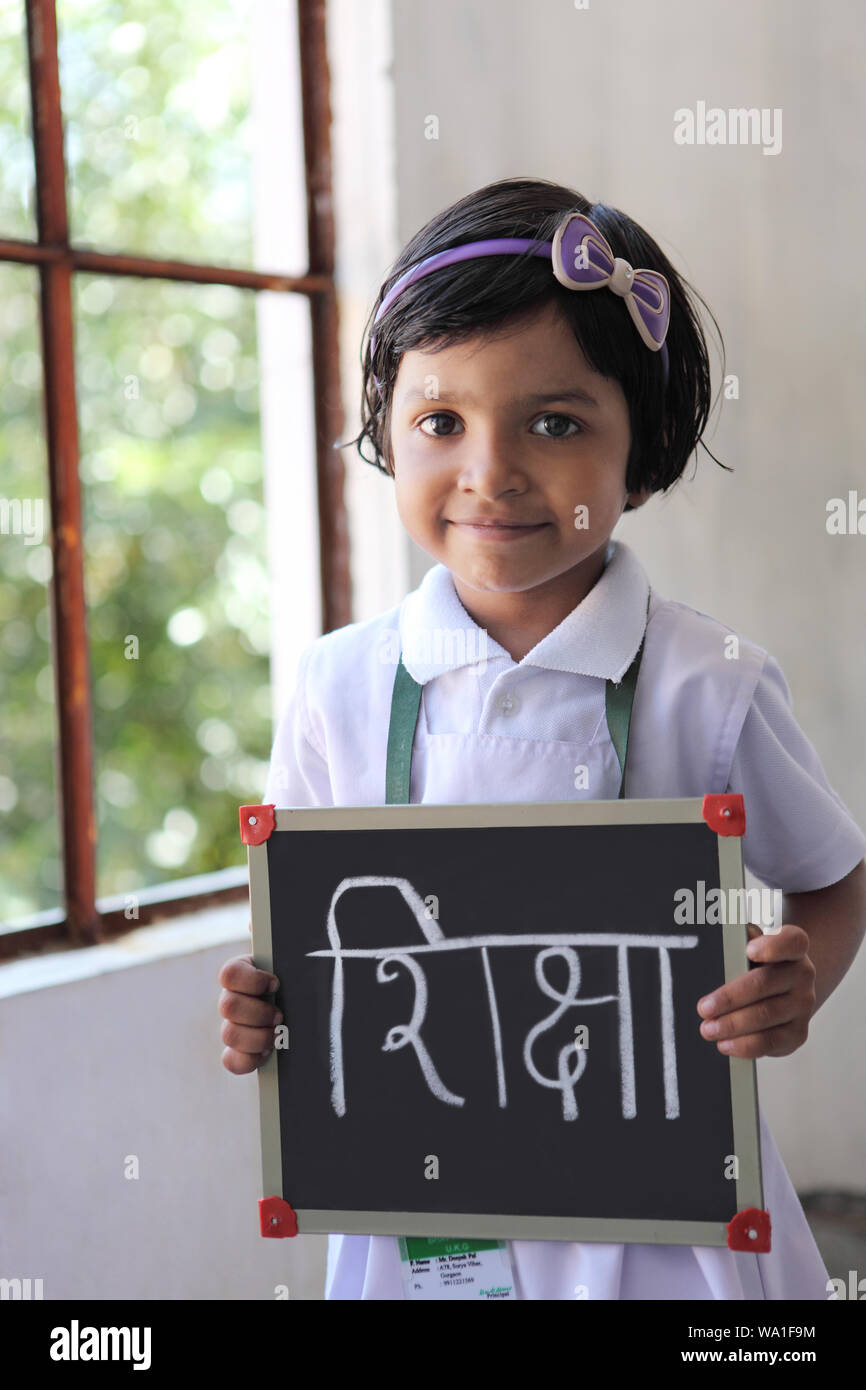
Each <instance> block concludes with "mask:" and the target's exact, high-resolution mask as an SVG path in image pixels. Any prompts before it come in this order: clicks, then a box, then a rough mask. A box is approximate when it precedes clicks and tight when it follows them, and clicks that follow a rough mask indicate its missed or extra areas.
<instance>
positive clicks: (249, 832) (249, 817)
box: [239, 805, 276, 845]
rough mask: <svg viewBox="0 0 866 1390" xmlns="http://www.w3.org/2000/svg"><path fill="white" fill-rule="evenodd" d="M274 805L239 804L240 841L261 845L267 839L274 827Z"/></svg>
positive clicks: (246, 843)
mask: <svg viewBox="0 0 866 1390" xmlns="http://www.w3.org/2000/svg"><path fill="white" fill-rule="evenodd" d="M275 809H276V807H275V805H269V806H241V808H240V812H239V814H240V818H241V842H242V844H245V845H261V844H264V842H265V840H267V839H269V838H270V836H271V835H272V834H273V832H274V830H275V829H276V816H275V815H274V811H275Z"/></svg>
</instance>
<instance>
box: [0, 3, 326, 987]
mask: <svg viewBox="0 0 866 1390" xmlns="http://www.w3.org/2000/svg"><path fill="white" fill-rule="evenodd" d="M25 10H26V19H27V64H28V74H29V84H30V113H31V138H32V143H33V156H34V163H35V173H36V218H37V239H36V241H16V240H9V239H4V238H2V237H0V263H3V262H18V263H20V264H26V265H31V266H35V267H36V268H37V269H38V272H39V318H40V333H41V350H42V370H43V412H44V423H45V442H46V453H47V462H48V475H49V514H50V544H51V551H52V560H53V567H52V579H51V583H50V608H51V619H52V662H53V667H54V679H55V690H56V697H57V698H56V711H57V741H58V755H57V759H56V767H57V778H58V786H57V793H58V803H59V814H60V821H61V846H62V863H63V900H64V909H63V910H58V911H56V912H47V913H41V914H38V919H39V924H38V925H30V926H22V927H21V928H6V929H2V930H0V961H2V960H10V959H13V958H14V957H16V956H19V955H23V954H25V953H30V952H33V951H38V950H45V949H51V948H53V949H61V948H63V947H80V946H89V945H95V944H97V943H99V942H103V941H106V940H110V939H112V938H114V937H116V936H119V935H121V934H123V933H125V932H128V931H130V930H131V929H132V930H134V929H135V927H136V926H142V925H145V924H146V923H148V922H152V921H158V920H161V919H162V918H165V917H170V916H174V915H176V914H179V913H182V912H185V911H192V910H196V909H199V908H202V907H207V906H212V905H217V904H222V903H228V902H240V901H242V900H243V899H244V898H245V897H246V896H247V892H248V890H247V886H246V871H245V870H242V869H241V868H240V867H239V868H238V870H237V872H238V875H239V876H240V875H243V881H242V882H239V883H237V884H234V885H232V886H228V887H218V886H216V884H217V883H218V882H219V881H220V879H221V878H223V877H224V873H225V871H222V872H221V873H218V874H212V875H208V874H206V875H202V876H200V878H198V879H197V880H196V881H197V882H198V883H200V885H201V889H200V891H196V892H192V893H190V892H187V891H186V890H184V891H182V892H181V893H180V895H179V894H178V892H177V891H174V892H173V891H172V884H171V882H169V883H166V884H162V885H160V886H159V890H148V892H147V893H146V894H143V895H142V898H143V901H142V902H141V904H140V906H139V907H138V909H137V913H138V915H137V916H136V918H135V919H134V920H133V921H130V919H129V918H128V917H127V916H126V915H125V912H124V909H123V908H122V907H121V908H116V909H111V910H102V911H100V909H99V907H98V905H97V894H96V813H95V798H94V777H93V769H94V758H93V732H92V713H91V685H90V659H89V648H88V637H87V612H86V606H85V595H84V556H83V548H82V511H81V485H80V479H79V441H78V417H77V410H76V397H75V343H74V320H73V311H72V281H73V276H74V275H75V273H76V272H77V271H89V272H96V273H99V274H101V275H125V276H133V277H137V278H143V279H163V280H174V281H181V282H186V283H196V284H202V285H232V286H235V287H237V288H240V289H248V290H252V291H254V292H255V291H262V290H275V291H278V292H281V293H285V294H301V295H305V296H306V297H307V300H308V302H309V306H310V328H311V340H310V342H311V359H312V363H311V365H312V382H313V397H314V399H313V413H314V422H315V440H316V445H315V465H316V493H317V505H318V522H319V576H320V584H321V597H322V630H323V632H329V631H331V630H332V629H333V628H336V627H342V626H343V625H344V624H346V623H348V622H350V621H351V578H350V558H349V531H348V522H347V514H346V504H345V499H344V475H345V470H344V465H343V461H342V458H341V456H340V454H339V452H338V451H337V450H335V449H334V447H333V441H334V440H335V439H339V438H340V437H341V435H342V431H343V424H344V418H343V410H342V403H341V391H340V371H339V318H338V310H337V292H336V284H335V226H334V215H333V197H332V172H331V170H332V160H331V94H330V68H329V60H328V51H327V27H326V18H327V15H326V12H327V5H326V0H296V15H297V25H298V62H299V75H300V92H301V121H302V127H303V145H304V184H305V193H306V210H307V218H306V224H307V247H308V255H307V264H308V270H307V272H306V273H305V274H303V275H284V274H280V273H278V272H264V271H254V270H243V269H238V268H236V267H228V266H220V265H208V264H204V263H198V262H196V263H193V262H187V261H176V260H164V259H153V258H151V257H147V256H137V255H127V254H124V253H114V252H102V251H99V250H97V249H93V248H90V247H89V248H86V249H85V248H83V247H77V246H74V245H71V244H70V241H69V225H68V214H67V202H66V166H65V158H64V145H63V115H62V108H61V92H60V76H59V62H58V51H57V15H56V8H55V0H25Z"/></svg>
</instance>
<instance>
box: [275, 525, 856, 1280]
mask: <svg viewBox="0 0 866 1390" xmlns="http://www.w3.org/2000/svg"><path fill="white" fill-rule="evenodd" d="M649 592H650V586H649V582H648V579H647V576H646V573H645V571H644V569H643V566H642V565H641V564H640V561H639V560H638V559H637V556H636V555H635V554H634V552H633V551H632V550H631V549H630V548H629V547H628V546H627V545H625V544H624V543H623V542H622V541H611V542H610V544H609V546H608V549H607V553H606V564H605V568H604V570H603V571H602V574H601V576H600V578H599V580H598V581H597V583H596V584H595V586H594V588H593V589H592V590H591V591H590V592H589V594H587V596H586V597H585V598H584V600H583V602H582V603H580V604H578V606H577V607H576V608H575V609H573V611H572V612H571V613H570V614H569V615H568V617H566V618H565V619H564V620H563V621H562V622H561V623H560V624H559V626H558V627H557V628H555V629H554V630H553V631H552V632H551V633H549V634H548V635H547V636H546V637H545V638H543V639H542V641H540V642H539V643H538V644H537V645H536V646H535V647H533V649H532V650H531V651H530V652H528V653H527V655H526V656H525V657H524V658H523V659H522V661H519V662H515V661H513V660H512V658H511V657H510V655H509V654H508V652H507V651H505V649H504V648H503V647H501V646H500V645H499V644H498V643H496V642H494V641H493V640H492V638H490V637H488V636H487V634H486V633H484V632H483V631H482V630H481V629H480V628H479V627H478V626H477V624H476V623H474V622H473V621H472V619H471V618H470V617H469V615H468V613H467V612H466V610H465V609H464V607H463V605H462V604H461V602H460V600H459V598H458V596H457V592H456V590H455V588H454V584H453V581H452V578H451V575H450V573H449V571H448V570H447V569H446V568H445V567H444V566H443V565H435V566H434V567H433V568H432V569H431V570H430V571H428V573H427V574H426V575H425V577H424V579H423V581H422V583H421V584H420V585H419V587H418V588H417V589H416V590H414V591H413V592H412V593H411V594H409V595H408V596H407V597H406V598H405V599H404V600H403V602H402V604H400V605H398V606H397V607H395V608H393V609H391V610H390V611H389V612H387V613H384V614H382V615H381V616H380V617H378V618H374V619H372V620H370V621H368V622H363V623H351V624H349V625H348V626H347V627H343V628H340V629H338V630H337V631H336V632H330V633H327V634H326V635H325V636H323V637H320V638H318V639H317V640H316V641H315V642H313V643H312V644H311V645H310V646H309V647H308V648H307V649H306V650H305V651H304V653H303V654H302V656H301V659H300V661H299V663H298V670H297V677H296V683H295V688H294V691H293V693H292V696H291V698H290V700H289V702H288V706H287V708H286V710H285V712H284V714H283V716H282V718H281V719H280V722H279V725H278V727H277V732H276V737H275V740H274V746H273V753H272V758H271V765H270V771H269V774H268V780H267V787H266V790H265V794H264V799H265V801H266V802H274V803H275V804H276V805H277V806H278V807H279V806H367V805H381V804H383V803H384V800H385V765H386V749H387V739H388V723H389V717H390V707H391V692H392V687H393V684H394V668H395V662H396V660H397V658H398V656H399V653H400V650H401V648H402V652H403V662H404V665H405V666H406V668H407V670H408V671H409V673H410V675H412V676H413V677H414V679H415V680H416V681H418V682H419V683H420V684H421V685H423V687H424V688H423V693H422V699H421V708H420V711H419V717H418V725H417V729H416V733H415V743H414V750H413V757H412V784H411V799H412V801H413V802H436V803H448V802H452V803H453V802H457V803H459V802H464V803H465V802H498V801H522V802H527V801H567V800H587V799H595V800H599V799H602V800H603V799H614V798H616V797H617V795H618V791H619V782H620V768H619V762H618V760H617V756H616V752H615V749H614V747H613V744H612V742H611V740H610V736H609V733H608V729H607V720H606V716H605V681H606V680H607V679H608V678H610V679H612V680H614V681H617V682H618V681H620V680H621V679H622V677H623V675H624V674H625V672H626V671H627V669H628V667H629V666H630V664H631V662H632V660H633V658H634V656H635V654H636V652H637V650H638V647H639V645H640V642H641V638H642V637H643V635H644V631H645V630H646V642H645V646H644V652H643V656H642V660H641V669H640V675H639V678H638V683H637V689H636V692H635V698H634V707H633V711H632V720H631V729H630V733H629V749H628V764H627V773H628V776H627V784H626V793H627V795H628V796H629V797H631V798H643V797H687V796H703V795H704V794H705V793H707V792H740V793H742V795H743V797H744V801H745V809H746V833H745V835H744V837H743V858H744V862H745V864H746V866H747V868H749V869H750V870H751V872H752V873H754V874H755V875H756V877H757V878H758V879H760V880H761V882H762V883H764V884H765V885H766V886H767V887H770V888H780V889H781V890H782V891H783V892H786V893H799V892H806V891H809V890H811V889H816V888H824V887H826V886H827V885H828V884H831V883H835V882H837V881H838V880H839V879H840V878H844V876H845V875H846V874H847V873H850V871H851V870H852V869H853V868H854V867H855V866H856V865H857V864H858V863H859V862H860V860H861V859H862V858H863V857H864V854H866V836H864V835H863V833H862V832H861V830H860V829H859V828H858V826H857V825H856V824H855V822H854V821H853V819H852V818H851V815H850V813H849V812H848V810H847V808H846V807H845V805H844V804H843V802H842V801H841V800H840V798H839V797H838V796H837V795H836V793H835V792H834V791H833V788H832V787H831V786H830V785H829V783H828V781H827V778H826V776H825V775H824V771H823V769H822V767H821V763H820V760H819V758H818V755H817V753H816V752H815V749H814V748H813V746H812V744H811V743H810V742H809V740H808V739H807V738H806V735H805V734H804V733H803V731H802V729H800V727H799V725H798V724H797V722H796V720H795V719H794V716H793V713H792V701H791V693H790V690H789V688H788V685H787V682H786V681H785V677H784V676H783V674H782V672H781V670H780V668H779V666H778V665H777V663H776V662H775V661H774V659H773V658H772V656H770V655H769V654H768V653H767V652H766V651H764V650H763V649H762V648H761V647H758V646H756V645H755V643H753V642H750V641H749V640H748V639H747V638H744V637H741V636H738V635H737V634H736V633H734V632H733V631H732V630H731V629H730V628H728V627H726V626H725V625H724V624H723V623H720V622H717V621H716V620H715V619H714V618H711V617H709V616H707V615H706V614H704V613H700V612H698V611H697V610H696V609H693V608H690V607H688V606H687V605H686V604H682V603H678V602H676V601H674V600H671V599H666V598H663V597H662V596H661V595H660V594H658V593H657V592H656V591H655V590H653V591H652V594H651V596H650V604H649V617H648V618H647V595H648V594H649ZM696 1017H697V1016H696ZM761 1142H762V1154H763V1166H764V1187H765V1200H766V1206H767V1208H768V1209H769V1210H770V1212H771V1215H772V1222H773V1233H772V1247H773V1248H772V1250H771V1252H770V1253H769V1254H767V1255H754V1254H749V1253H741V1252H733V1251H729V1250H717V1249H710V1248H709V1247H695V1248H694V1249H693V1248H691V1247H685V1246H651V1245H627V1246H620V1245H607V1244H600V1243H596V1242H587V1243H585V1244H577V1243H572V1242H565V1241H511V1242H509V1247H510V1250H511V1255H512V1260H513V1263H514V1268H515V1276H516V1287H517V1291H518V1294H519V1296H520V1297H523V1298H527V1299H567V1298H573V1297H574V1290H575V1289H576V1288H577V1287H578V1286H579V1285H584V1286H586V1287H587V1288H588V1290H589V1297H590V1298H598V1299H631V1298H653V1299H657V1298H672V1299H687V1298H724V1299H729V1298H749V1299H753V1298H758V1299H760V1298H821V1299H823V1298H826V1296H827V1294H826V1289H825V1284H826V1280H827V1273H826V1270H825V1269H824V1266H823V1264H822V1262H821V1258H820V1256H819V1254H818V1250H817V1247H816V1246H815V1243H814V1240H813V1239H812V1236H811V1233H810V1231H809V1228H808V1225H807V1223H806V1219H805V1216H804V1215H803V1212H802V1209H801V1207H800V1204H799V1201H798V1199H797V1197H796V1194H795V1192H794V1190H793V1187H792V1186H791V1182H790V1179H789V1178H788V1175H787V1172H786V1171H785V1168H784V1166H783V1164H782V1161H781V1159H780V1157H779V1154H778V1151H777V1150H776V1147H775V1143H774V1141H773V1139H772V1135H771V1134H770V1132H769V1130H768V1128H767V1126H766V1122H765V1120H764V1117H763V1113H762V1114H761ZM325 1296H326V1298H334V1299H340V1298H343V1299H361V1298H373V1299H401V1298H402V1297H403V1288H402V1282H401V1276H400V1261H399V1253H398V1249H397V1241H396V1238H395V1237H392V1236H339V1235H337V1236H331V1237H330V1240H329V1252H328V1277H327V1284H326V1292H325Z"/></svg>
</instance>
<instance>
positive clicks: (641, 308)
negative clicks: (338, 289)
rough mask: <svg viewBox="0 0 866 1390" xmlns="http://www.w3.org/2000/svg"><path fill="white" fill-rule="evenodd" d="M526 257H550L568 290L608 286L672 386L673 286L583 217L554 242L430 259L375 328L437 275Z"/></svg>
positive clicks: (482, 245) (459, 250)
mask: <svg viewBox="0 0 866 1390" xmlns="http://www.w3.org/2000/svg"><path fill="white" fill-rule="evenodd" d="M521 251H531V252H532V254H533V255H534V256H550V259H551V261H552V263H553V273H554V275H555V276H556V278H557V280H558V281H559V283H560V284H561V285H565V286H566V288H567V289H570V290H597V289H601V288H603V287H604V286H605V285H606V286H607V288H608V289H609V290H612V291H613V293H614V294H617V295H619V296H620V297H621V298H622V299H624V300H625V307H626V308H627V309H628V311H629V314H630V315H631V317H632V320H633V322H634V325H635V328H636V329H637V331H638V333H639V334H640V337H641V341H642V342H644V343H645V344H646V346H647V347H648V348H649V349H650V351H651V352H659V351H660V352H661V355H662V363H663V365H664V373H665V382H667V379H668V369H669V360H668V350H667V347H666V346H665V336H666V334H667V331H668V324H669V322H670V315H671V296H670V286H669V285H668V282H667V280H666V279H665V277H664V275H660V274H659V273H658V272H657V271H655V270H635V269H634V268H633V267H632V266H630V265H629V263H628V261H624V260H622V259H621V257H619V256H614V254H613V251H612V250H611V248H610V245H609V244H608V242H607V240H606V239H605V237H604V236H603V235H602V233H601V232H600V231H599V230H598V227H596V226H595V224H594V223H593V222H590V220H589V218H588V217H584V215H583V213H582V212H569V213H566V215H565V217H564V218H563V220H562V221H561V222H560V224H559V226H558V228H557V230H556V234H555V236H554V238H553V241H552V242H551V241H532V240H529V239H527V238H526V237H494V238H493V239H492V240H490V241H471V242H469V243H467V244H465V245H463V246H453V247H450V248H449V249H448V250H446V251H437V252H435V253H434V254H433V255H432V256H427V257H426V258H425V259H424V260H423V261H419V262H418V264H417V265H414V266H412V267H411V269H409V270H407V271H406V272H405V274H404V275H401V276H400V278H399V280H396V281H395V282H394V284H393V285H392V286H391V288H390V290H389V291H388V293H387V294H386V295H385V298H384V299H383V300H382V303H381V304H380V305H379V308H378V310H377V312H376V317H375V318H374V319H373V327H374V328H375V326H376V324H377V323H378V322H379V319H380V318H381V317H382V315H383V314H384V313H386V312H387V310H388V309H389V308H390V307H391V305H392V304H393V303H394V300H395V299H396V298H397V296H398V294H400V293H401V291H402V290H404V289H406V287H407V285H412V284H414V283H415V281H416V280H420V279H421V278H422V277H423V276H425V275H429V274H430V272H431V271H433V270H439V269H440V268H441V267H442V266H446V265H454V264H455V263H456V262H457V261H469V260H474V259H475V258H476V257H479V256H506V255H516V254H517V253H519V252H521ZM375 351H376V335H375V333H374V334H373V335H372V337H371V339H370V360H371V361H372V359H373V354H374V353H375ZM373 380H374V381H375V383H376V386H377V389H378V391H379V394H380V395H381V394H382V388H381V385H380V383H379V379H378V377H376V376H374V377H373Z"/></svg>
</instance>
